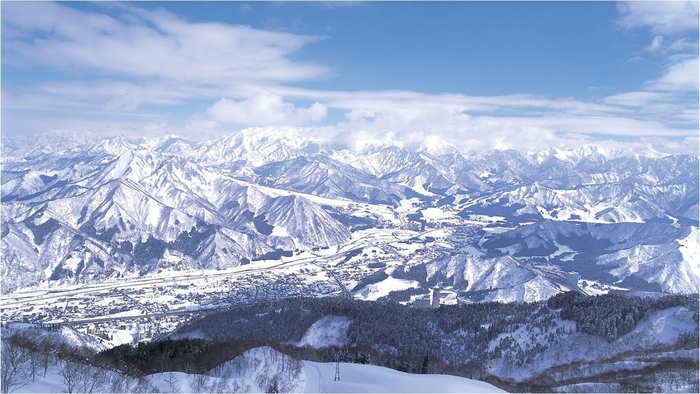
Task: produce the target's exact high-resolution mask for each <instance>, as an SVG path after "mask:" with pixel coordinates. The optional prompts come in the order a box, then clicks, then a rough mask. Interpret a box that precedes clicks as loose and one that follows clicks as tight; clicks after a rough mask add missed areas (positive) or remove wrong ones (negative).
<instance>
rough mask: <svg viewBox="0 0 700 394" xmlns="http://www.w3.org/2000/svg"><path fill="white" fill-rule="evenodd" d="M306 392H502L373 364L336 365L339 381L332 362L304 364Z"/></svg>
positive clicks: (483, 385)
mask: <svg viewBox="0 0 700 394" xmlns="http://www.w3.org/2000/svg"><path fill="white" fill-rule="evenodd" d="M304 374H305V375H306V386H305V387H304V392H307V393H319V392H327V393H503V392H505V391H503V390H501V389H499V388H497V387H495V386H493V385H491V384H488V383H486V382H481V381H478V380H472V379H466V378H462V377H458V376H450V375H430V374H426V375H418V374H409V373H405V372H400V371H396V370H393V369H389V368H384V367H377V366H374V365H363V364H348V363H340V380H339V381H335V380H333V379H334V377H335V364H334V363H317V362H311V361H304Z"/></svg>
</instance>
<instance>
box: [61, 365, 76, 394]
mask: <svg viewBox="0 0 700 394" xmlns="http://www.w3.org/2000/svg"><path fill="white" fill-rule="evenodd" d="M80 369H81V365H80V364H78V363H75V362H72V361H68V360H63V361H62V362H61V363H60V364H59V366H58V373H59V375H61V378H63V385H64V386H65V387H66V391H67V392H68V393H72V392H73V391H75V389H76V388H77V385H78V381H79V379H80V374H81V371H80Z"/></svg>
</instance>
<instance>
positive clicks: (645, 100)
mask: <svg viewBox="0 0 700 394" xmlns="http://www.w3.org/2000/svg"><path fill="white" fill-rule="evenodd" d="M659 101H661V102H669V101H673V96H672V95H671V94H670V93H662V92H648V91H639V92H627V93H620V94H615V95H612V96H608V97H606V98H604V99H603V102H605V103H608V104H613V105H622V106H625V107H641V106H645V105H649V104H651V103H655V102H659Z"/></svg>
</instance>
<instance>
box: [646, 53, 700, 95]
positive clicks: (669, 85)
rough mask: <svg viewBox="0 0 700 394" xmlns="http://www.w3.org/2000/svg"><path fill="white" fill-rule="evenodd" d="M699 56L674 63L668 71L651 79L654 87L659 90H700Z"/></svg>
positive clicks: (650, 83) (651, 84)
mask: <svg viewBox="0 0 700 394" xmlns="http://www.w3.org/2000/svg"><path fill="white" fill-rule="evenodd" d="M698 72H699V70H698V57H697V56H696V57H695V58H693V59H686V60H683V61H680V62H678V63H675V64H672V65H671V66H669V67H668V69H667V70H666V73H665V74H664V75H663V76H662V77H661V78H658V79H656V80H653V81H650V82H649V85H650V87H651V88H652V89H657V90H667V91H669V90H670V91H673V90H681V91H682V90H689V91H693V90H698Z"/></svg>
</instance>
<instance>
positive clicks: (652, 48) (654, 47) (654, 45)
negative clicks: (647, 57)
mask: <svg viewBox="0 0 700 394" xmlns="http://www.w3.org/2000/svg"><path fill="white" fill-rule="evenodd" d="M663 43H664V37H663V36H654V38H653V39H652V40H651V44H649V46H648V47H646V48H644V50H645V51H649V52H656V51H658V50H659V49H661V46H662V45H663Z"/></svg>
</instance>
